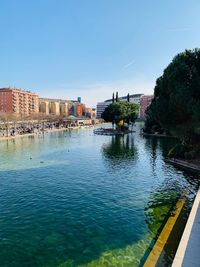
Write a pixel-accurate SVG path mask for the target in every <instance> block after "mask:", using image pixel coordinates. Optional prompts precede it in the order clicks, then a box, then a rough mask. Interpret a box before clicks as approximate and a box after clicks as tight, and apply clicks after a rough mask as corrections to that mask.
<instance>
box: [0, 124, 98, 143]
mask: <svg viewBox="0 0 200 267" xmlns="http://www.w3.org/2000/svg"><path fill="white" fill-rule="evenodd" d="M81 127H84V128H88V127H93V126H92V125H91V126H81ZM79 128H80V127H70V128H53V129H48V130H45V131H37V132H34V133H25V134H17V135H14V136H0V141H3V140H13V139H16V138H22V137H26V136H37V135H41V134H45V133H53V132H60V131H67V130H74V129H79Z"/></svg>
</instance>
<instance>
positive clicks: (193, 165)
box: [165, 158, 200, 172]
mask: <svg viewBox="0 0 200 267" xmlns="http://www.w3.org/2000/svg"><path fill="white" fill-rule="evenodd" d="M165 161H166V162H168V163H171V164H173V165H175V166H179V167H182V168H185V169H189V170H192V171H198V172H200V159H193V160H180V159H175V158H172V159H170V158H167V159H165Z"/></svg>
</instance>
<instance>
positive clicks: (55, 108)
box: [50, 101, 60, 115]
mask: <svg viewBox="0 0 200 267" xmlns="http://www.w3.org/2000/svg"><path fill="white" fill-rule="evenodd" d="M50 113H51V114H54V115H60V103H59V102H55V101H54V102H50Z"/></svg>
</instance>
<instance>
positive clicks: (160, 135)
mask: <svg viewBox="0 0 200 267" xmlns="http://www.w3.org/2000/svg"><path fill="white" fill-rule="evenodd" d="M141 135H142V136H153V137H163V138H174V139H178V137H176V136H173V135H166V134H149V133H141Z"/></svg>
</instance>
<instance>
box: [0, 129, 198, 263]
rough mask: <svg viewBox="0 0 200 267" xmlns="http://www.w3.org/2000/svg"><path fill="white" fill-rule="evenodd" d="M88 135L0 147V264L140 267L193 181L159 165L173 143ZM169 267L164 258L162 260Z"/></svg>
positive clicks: (59, 134)
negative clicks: (178, 200) (152, 243)
mask: <svg viewBox="0 0 200 267" xmlns="http://www.w3.org/2000/svg"><path fill="white" fill-rule="evenodd" d="M138 132H139V128H138V126H137V132H136V133H134V134H130V135H127V136H125V137H111V136H98V135H94V134H93V129H81V130H78V131H75V130H74V131H68V132H54V133H48V134H44V135H39V136H33V137H24V138H18V139H16V140H9V141H2V142H1V143H0V263H1V266H6V267H11V266H12V267H23V266H29V267H31V266H34V267H36V266H60V267H64V266H139V264H142V261H143V260H144V255H145V252H146V251H147V248H148V247H149V245H150V243H151V242H152V239H153V238H155V237H156V235H157V234H158V232H159V231H160V229H161V227H162V225H163V224H164V222H165V221H166V218H167V217H168V216H169V211H170V209H171V208H172V206H173V205H174V203H176V201H177V199H179V197H180V196H181V194H182V193H183V192H184V191H187V199H188V201H187V204H186V207H185V210H186V212H185V214H188V211H189V207H190V206H191V203H192V200H193V198H194V195H195V193H196V190H197V184H198V182H197V179H196V178H198V177H197V176H196V175H192V174H189V173H186V172H185V171H182V170H179V169H177V168H175V167H173V166H171V165H169V164H166V163H165V162H164V156H165V154H166V151H167V150H168V148H169V147H171V146H172V145H173V143H174V142H175V140H167V139H160V140H157V139H154V138H147V139H143V138H142V137H140V136H139V134H138ZM168 260H169V262H170V256H169V259H168V258H167V259H166V261H168Z"/></svg>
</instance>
